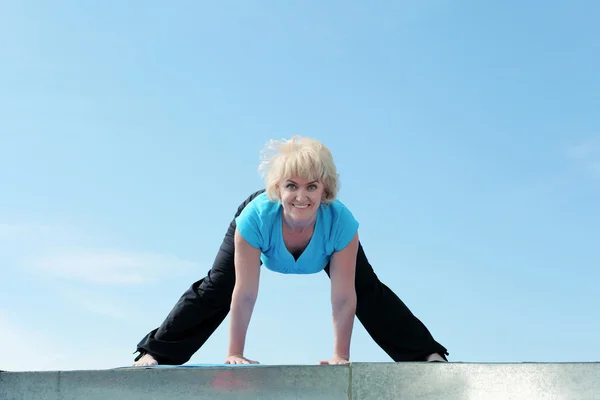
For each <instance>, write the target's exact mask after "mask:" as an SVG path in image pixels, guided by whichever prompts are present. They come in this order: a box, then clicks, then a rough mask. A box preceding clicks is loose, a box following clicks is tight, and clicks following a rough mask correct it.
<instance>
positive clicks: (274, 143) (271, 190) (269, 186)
mask: <svg viewBox="0 0 600 400" xmlns="http://www.w3.org/2000/svg"><path fill="white" fill-rule="evenodd" d="M258 170H259V172H260V173H261V174H262V176H263V177H264V180H265V189H266V193H267V197H268V198H269V199H270V200H271V201H276V200H280V198H279V190H278V185H279V183H280V182H281V181H283V180H285V179H289V178H290V177H291V176H292V175H298V176H299V177H301V178H303V179H307V180H319V181H321V182H322V183H323V185H324V186H325V190H324V196H323V199H322V200H321V202H322V203H323V204H330V203H331V202H332V201H334V200H335V199H336V198H337V194H338V190H339V175H338V173H337V169H336V166H335V163H334V162H333V156H332V155H331V152H330V151H329V149H328V148H327V147H326V146H325V145H324V144H323V143H321V142H320V141H318V140H316V139H310V138H306V137H302V136H294V137H292V138H291V139H289V140H286V139H282V140H273V139H272V140H269V141H268V142H267V144H266V145H265V147H264V148H263V149H262V151H261V163H260V165H259V167H258Z"/></svg>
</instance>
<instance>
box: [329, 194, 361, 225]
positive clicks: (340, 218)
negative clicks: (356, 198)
mask: <svg viewBox="0 0 600 400" xmlns="http://www.w3.org/2000/svg"><path fill="white" fill-rule="evenodd" d="M323 208H324V210H325V212H326V213H327V214H329V215H330V217H331V222H332V223H336V222H341V223H344V222H352V221H355V218H354V215H353V214H352V211H350V209H349V208H348V207H347V206H346V205H345V204H344V203H342V202H341V201H340V200H337V199H336V200H334V201H333V202H331V203H330V204H328V205H325V206H323Z"/></svg>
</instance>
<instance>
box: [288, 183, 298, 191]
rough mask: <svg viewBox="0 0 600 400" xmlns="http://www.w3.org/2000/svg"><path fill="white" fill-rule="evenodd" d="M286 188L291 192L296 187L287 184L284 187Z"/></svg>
mask: <svg viewBox="0 0 600 400" xmlns="http://www.w3.org/2000/svg"><path fill="white" fill-rule="evenodd" d="M286 188H288V189H290V190H293V189H295V188H296V185H294V184H293V183H288V184H287V185H286Z"/></svg>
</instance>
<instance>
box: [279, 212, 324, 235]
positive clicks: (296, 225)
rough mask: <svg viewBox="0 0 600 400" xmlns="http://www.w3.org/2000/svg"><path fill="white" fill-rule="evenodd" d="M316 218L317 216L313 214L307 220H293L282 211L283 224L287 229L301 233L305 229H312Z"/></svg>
mask: <svg viewBox="0 0 600 400" xmlns="http://www.w3.org/2000/svg"><path fill="white" fill-rule="evenodd" d="M316 220H317V216H316V215H315V216H314V217H313V218H311V219H310V220H308V221H294V220H293V219H292V218H290V217H288V216H287V215H286V214H285V212H284V213H283V226H284V227H285V228H287V230H288V231H290V232H294V233H303V232H304V231H306V230H309V229H312V228H313V227H314V226H315V222H316Z"/></svg>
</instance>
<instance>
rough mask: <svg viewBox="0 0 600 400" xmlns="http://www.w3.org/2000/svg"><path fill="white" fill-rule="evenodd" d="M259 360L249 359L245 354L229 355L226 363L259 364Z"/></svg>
mask: <svg viewBox="0 0 600 400" xmlns="http://www.w3.org/2000/svg"><path fill="white" fill-rule="evenodd" d="M258 363H259V362H258V361H254V360H249V359H247V358H246V357H244V356H238V355H235V354H233V355H229V356H227V359H226V360H225V364H258Z"/></svg>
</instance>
